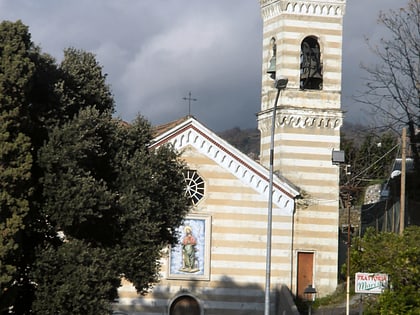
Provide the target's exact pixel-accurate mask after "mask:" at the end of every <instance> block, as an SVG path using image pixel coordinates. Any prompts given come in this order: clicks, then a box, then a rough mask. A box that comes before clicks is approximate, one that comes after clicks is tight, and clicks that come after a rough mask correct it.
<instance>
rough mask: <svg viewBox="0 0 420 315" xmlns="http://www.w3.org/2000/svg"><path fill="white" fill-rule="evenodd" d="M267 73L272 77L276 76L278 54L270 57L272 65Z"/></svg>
mask: <svg viewBox="0 0 420 315" xmlns="http://www.w3.org/2000/svg"><path fill="white" fill-rule="evenodd" d="M267 73H268V74H269V75H270V77H271V78H272V79H275V78H276V56H274V55H273V56H272V57H271V59H270V65H269V66H268V70H267Z"/></svg>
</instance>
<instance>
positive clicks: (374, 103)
mask: <svg viewBox="0 0 420 315" xmlns="http://www.w3.org/2000/svg"><path fill="white" fill-rule="evenodd" d="M378 22H379V24H381V25H382V26H384V27H385V29H386V30H387V31H388V34H389V37H388V38H382V39H381V40H380V42H379V43H371V42H370V41H369V40H368V43H369V46H370V47H371V49H372V51H373V52H374V54H375V56H376V57H377V64H376V65H363V68H364V69H365V71H366V73H367V78H366V84H365V87H366V88H365V90H364V91H362V94H361V96H359V97H357V99H358V101H359V102H362V103H364V104H367V105H369V107H370V108H371V109H372V112H373V114H374V117H375V118H376V119H377V120H378V123H379V124H381V125H382V126H386V127H388V128H390V129H392V130H395V131H397V132H398V133H400V132H401V130H402V128H403V127H408V135H409V138H410V148H411V151H412V154H413V157H414V162H415V167H416V169H417V170H418V172H420V157H419V152H418V148H417V143H418V136H417V135H416V130H417V129H418V128H419V127H420V64H419V63H420V2H419V1H418V0H408V3H407V5H406V7H405V8H401V9H399V10H391V11H389V12H382V13H381V14H380V16H379V20H378ZM419 174H420V173H419Z"/></svg>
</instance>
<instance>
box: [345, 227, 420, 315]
mask: <svg viewBox="0 0 420 315" xmlns="http://www.w3.org/2000/svg"><path fill="white" fill-rule="evenodd" d="M419 244H420V227H417V226H410V227H408V228H407V229H406V230H405V231H404V234H403V235H398V234H395V233H388V232H387V233H377V232H375V231H374V230H373V229H368V230H367V232H366V233H365V235H364V236H363V238H357V239H356V240H355V241H354V242H353V245H352V251H351V273H352V275H354V273H356V272H372V273H378V272H379V273H386V274H388V276H389V279H390V287H389V288H388V289H387V290H386V291H385V292H384V293H383V294H381V295H380V296H379V297H378V298H377V299H376V300H375V301H374V303H373V304H372V305H370V307H369V309H368V311H367V312H366V314H384V315H385V314H386V315H388V314H419V313H420V268H419V266H420V246H419Z"/></svg>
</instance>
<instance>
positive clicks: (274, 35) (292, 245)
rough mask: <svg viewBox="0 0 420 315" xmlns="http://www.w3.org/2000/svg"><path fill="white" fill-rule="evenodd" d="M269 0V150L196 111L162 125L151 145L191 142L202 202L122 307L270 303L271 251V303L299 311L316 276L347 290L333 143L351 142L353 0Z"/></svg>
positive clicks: (265, 143) (215, 310)
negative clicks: (347, 112) (154, 278)
mask: <svg viewBox="0 0 420 315" xmlns="http://www.w3.org/2000/svg"><path fill="white" fill-rule="evenodd" d="M260 5H261V15H262V19H263V30H262V31H263V43H262V45H263V63H262V91H261V109H260V111H259V113H258V114H257V123H258V129H259V130H260V133H261V146H260V154H261V155H260V161H259V162H257V161H255V160H253V159H251V158H250V157H248V156H247V155H245V154H243V153H242V152H240V151H239V150H238V149H236V148H235V147H233V146H232V145H230V144H229V143H228V142H226V141H224V140H223V139H221V138H220V137H219V136H217V135H216V134H215V133H214V132H212V131H211V130H209V129H208V128H207V127H206V126H204V125H203V124H201V123H200V122H199V121H198V120H197V119H195V118H193V117H186V118H184V119H181V120H179V121H177V122H174V123H171V124H168V125H167V126H163V128H161V129H159V130H160V133H159V134H158V135H157V136H156V138H155V139H154V142H153V144H152V147H151V149H154V148H157V147H159V146H162V145H172V146H173V147H174V148H175V149H176V150H178V151H179V152H180V153H181V158H182V159H183V160H184V161H185V163H186V165H187V166H188V171H187V173H186V174H185V179H186V181H187V190H186V193H187V194H188V196H189V197H190V200H191V203H192V207H191V212H190V213H189V215H188V216H187V217H186V218H185V220H184V223H183V225H182V226H180V227H179V244H178V245H177V246H175V247H173V248H168V249H166V250H165V252H164V253H163V257H162V260H161V264H162V269H161V280H160V282H159V283H157V284H156V285H155V286H154V287H153V289H151V291H150V293H149V294H147V295H146V296H139V295H138V294H137V293H136V291H135V289H134V287H133V286H132V285H131V284H130V283H127V282H124V281H123V283H122V286H121V287H120V289H119V296H120V298H119V300H118V303H117V304H116V305H115V308H116V310H118V311H119V312H122V313H121V314H136V315H138V314H146V315H157V314H167V315H178V314H183V315H204V314H205V315H216V314H217V315H221V314H229V315H239V314H243V315H245V314H263V313H264V310H265V307H267V305H266V301H267V297H266V291H267V290H265V288H266V285H267V282H266V281H267V265H268V263H267V252H271V255H270V256H269V257H270V263H269V265H270V274H269V279H270V283H269V287H270V290H269V309H270V313H271V314H297V313H295V312H296V310H293V309H288V308H287V307H288V306H287V305H286V304H288V299H289V300H290V297H291V295H294V296H301V297H303V291H304V289H305V288H306V287H307V286H308V285H312V286H313V287H315V288H316V291H317V292H318V296H325V295H328V294H330V293H332V292H333V291H334V290H335V289H336V286H337V278H338V216H339V211H338V208H339V201H338V200H339V169H338V166H336V165H333V163H332V152H333V150H339V149H340V127H341V126H342V120H343V114H342V110H341V63H342V37H343V36H342V35H343V34H342V28H343V15H344V11H345V0H322V1H321V0H260ZM273 122H274V128H273ZM270 187H272V195H271V196H270ZM270 199H271V205H272V206H271V207H272V211H271V215H269V214H268V213H269V210H268V209H269V208H270V206H269V204H270V202H269V200H270ZM269 217H271V218H270V219H271V220H270V221H271V228H270V230H271V231H270V233H268V231H269V228H268V222H269ZM269 235H270V236H269ZM269 239H271V242H270V243H271V246H270V247H271V248H270V251H268V248H267V247H268V246H267V242H268V240H269ZM286 291H287V294H285V293H284V292H286ZM289 292H290V293H291V295H290V294H289Z"/></svg>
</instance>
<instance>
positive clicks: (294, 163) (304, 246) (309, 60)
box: [257, 0, 346, 295]
mask: <svg viewBox="0 0 420 315" xmlns="http://www.w3.org/2000/svg"><path fill="white" fill-rule="evenodd" d="M345 4H346V0H260V6H261V15H262V19H263V64H262V90H261V110H260V112H259V113H258V116H257V117H258V129H259V130H260V132H261V147H260V149H261V150H260V152H261V163H262V164H263V165H265V166H267V167H268V166H269V163H270V141H271V131H272V128H271V122H272V116H273V112H276V117H275V136H274V159H273V165H274V170H275V171H276V172H279V173H280V174H281V175H282V176H284V177H285V178H287V179H288V180H290V181H291V182H292V183H293V184H295V185H297V186H298V187H299V188H300V189H301V190H302V195H303V197H304V200H303V201H302V203H301V204H302V205H300V206H298V208H297V209H296V213H295V216H294V227H295V231H294V236H293V239H294V241H293V251H294V254H293V255H295V256H294V257H292V258H291V259H292V265H293V264H294V265H293V268H292V269H293V270H292V275H291V279H293V281H292V282H291V285H292V288H291V289H292V292H293V293H297V292H296V288H297V279H298V274H297V273H298V271H297V270H298V269H297V266H296V262H297V253H299V252H311V253H313V257H314V258H313V264H314V266H313V275H312V277H311V279H312V280H311V281H312V282H313V283H311V284H312V285H314V286H315V287H316V288H317V290H318V292H320V294H321V295H325V294H328V293H331V292H332V291H334V290H335V288H336V285H337V278H338V216H339V213H338V206H339V202H338V199H339V169H338V167H337V166H335V165H332V162H331V154H332V150H333V149H335V150H339V149H340V128H341V126H342V122H343V113H342V110H341V71H342V66H341V63H342V39H343V15H344V11H345ZM273 69H274V71H275V75H273V71H272V70H273ZM267 71H269V73H271V76H270V74H267ZM274 76H275V77H277V78H279V77H280V76H281V77H286V78H287V79H288V84H287V87H286V88H285V89H284V90H281V93H280V96H279V99H278V102H277V109H276V111H273V109H274V104H275V99H276V95H277V90H276V89H275V88H274V87H273V86H274V85H273V83H274V81H273V77H274ZM300 285H304V284H302V283H300Z"/></svg>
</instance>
